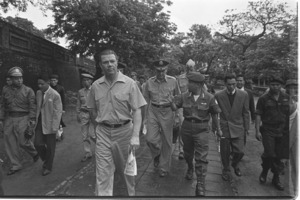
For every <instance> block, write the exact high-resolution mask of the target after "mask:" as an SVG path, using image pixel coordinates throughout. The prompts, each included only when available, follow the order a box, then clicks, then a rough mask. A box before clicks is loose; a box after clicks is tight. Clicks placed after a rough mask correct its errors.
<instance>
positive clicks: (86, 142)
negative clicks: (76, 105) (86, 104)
mask: <svg viewBox="0 0 300 200" xmlns="http://www.w3.org/2000/svg"><path fill="white" fill-rule="evenodd" d="M79 119H80V124H81V134H82V139H83V149H84V152H85V156H88V157H89V156H92V150H91V142H92V141H95V139H96V136H95V126H94V124H93V123H92V122H91V120H90V115H89V113H88V112H80V113H79Z"/></svg>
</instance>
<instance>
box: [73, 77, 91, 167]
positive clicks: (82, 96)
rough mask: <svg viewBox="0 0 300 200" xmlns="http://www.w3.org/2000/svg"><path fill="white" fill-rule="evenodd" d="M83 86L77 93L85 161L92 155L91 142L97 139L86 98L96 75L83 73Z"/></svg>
mask: <svg viewBox="0 0 300 200" xmlns="http://www.w3.org/2000/svg"><path fill="white" fill-rule="evenodd" d="M81 77H82V86H83V88H81V89H80V90H79V91H78V95H77V104H76V111H77V120H78V122H79V123H80V124H81V134H82V136H83V149H84V152H85V155H84V157H83V159H82V160H81V162H85V161H87V160H88V159H90V158H91V157H92V150H91V142H92V141H94V142H95V141H96V136H95V128H94V124H93V123H92V121H91V116H90V111H89V109H88V108H87V106H86V98H87V96H88V95H89V93H90V91H91V84H92V82H93V79H94V77H93V76H92V75H90V74H86V73H83V74H81Z"/></svg>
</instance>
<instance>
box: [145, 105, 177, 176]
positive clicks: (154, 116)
mask: <svg viewBox="0 0 300 200" xmlns="http://www.w3.org/2000/svg"><path fill="white" fill-rule="evenodd" d="M147 117H148V120H147V134H146V141H147V145H148V147H149V148H150V151H151V155H152V157H153V158H154V157H156V156H158V155H160V157H159V168H160V169H161V170H163V171H169V169H170V165H171V156H172V140H173V124H174V113H173V111H172V109H171V107H166V108H158V107H154V106H152V105H150V106H149V109H148V116H147Z"/></svg>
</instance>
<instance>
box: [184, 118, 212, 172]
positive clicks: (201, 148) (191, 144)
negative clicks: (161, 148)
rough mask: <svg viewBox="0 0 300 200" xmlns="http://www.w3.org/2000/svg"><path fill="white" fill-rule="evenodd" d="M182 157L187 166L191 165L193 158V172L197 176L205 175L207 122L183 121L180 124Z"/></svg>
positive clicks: (207, 141) (207, 142) (207, 145)
mask: <svg viewBox="0 0 300 200" xmlns="http://www.w3.org/2000/svg"><path fill="white" fill-rule="evenodd" d="M181 136H182V141H183V152H184V158H185V160H186V162H187V164H188V167H189V168H191V167H193V160H194V159H195V172H196V175H197V177H201V176H203V175H204V176H205V172H206V171H207V164H208V161H207V159H206V157H207V155H208V150H209V125H208V123H207V122H206V123H192V122H189V121H186V120H185V121H183V123H182V126H181Z"/></svg>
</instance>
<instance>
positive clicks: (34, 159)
mask: <svg viewBox="0 0 300 200" xmlns="http://www.w3.org/2000/svg"><path fill="white" fill-rule="evenodd" d="M39 158H40V156H39V154H36V155H35V156H33V162H36V161H38V160H39Z"/></svg>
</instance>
